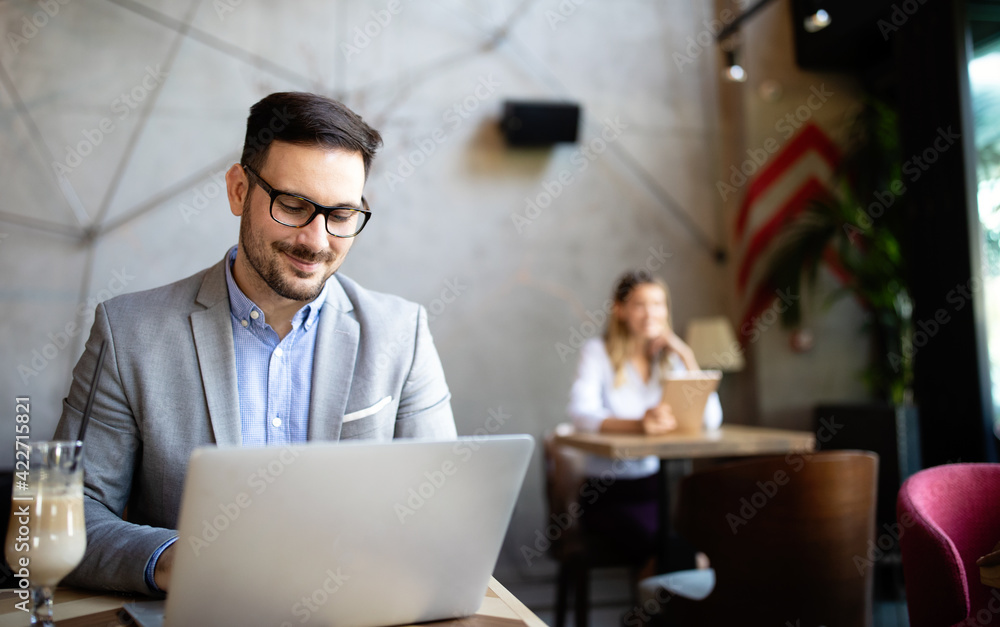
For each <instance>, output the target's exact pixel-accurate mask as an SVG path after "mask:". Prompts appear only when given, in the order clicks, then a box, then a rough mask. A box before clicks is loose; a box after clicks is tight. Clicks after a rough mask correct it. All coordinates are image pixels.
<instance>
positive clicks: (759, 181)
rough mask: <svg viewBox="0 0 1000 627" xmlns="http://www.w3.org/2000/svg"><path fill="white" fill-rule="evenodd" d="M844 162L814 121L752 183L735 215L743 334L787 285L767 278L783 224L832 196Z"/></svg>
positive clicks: (744, 335)
mask: <svg viewBox="0 0 1000 627" xmlns="http://www.w3.org/2000/svg"><path fill="white" fill-rule="evenodd" d="M839 160H840V150H839V149H838V148H837V146H836V145H834V143H833V142H832V141H831V140H830V138H829V137H827V135H826V134H825V133H824V132H823V131H822V130H820V128H819V127H818V126H816V125H815V124H813V123H811V122H810V123H808V124H806V125H805V126H803V127H802V130H801V131H799V133H798V134H797V135H795V136H794V137H793V138H792V139H791V140H790V141H789V142H788V143H787V144H786V145H785V146H784V147H783V148H782V149H781V150H780V151H779V152H778V153H777V154H776V155H775V157H774V158H773V159H772V160H771V161H770V163H767V164H766V165H765V166H764V167H763V168H762V169H761V170H760V172H758V173H757V176H756V177H755V178H754V179H753V180H751V181H750V183H749V186H748V188H747V194H746V197H745V198H744V199H743V203H742V204H741V205H740V209H739V213H738V214H737V216H736V223H735V232H734V241H735V245H734V247H733V250H735V251H736V260H737V264H738V265H737V274H736V287H737V294H738V295H739V297H740V311H741V312H742V320H741V321H740V326H739V328H740V329H741V331H742V330H743V329H747V328H750V327H747V326H746V325H747V324H750V326H751V327H752V326H753V325H752V321H753V319H754V318H755V317H756V316H758V315H759V314H760V313H761V312H763V311H764V310H765V309H767V307H769V306H770V305H771V303H772V301H773V300H774V299H775V298H776V296H777V295H776V293H775V288H776V287H783V286H771V285H767V284H766V282H764V281H763V280H762V275H763V274H764V272H765V270H766V269H767V263H768V257H769V253H770V251H771V249H772V248H773V246H774V243H775V241H776V237H777V236H778V234H779V233H780V232H781V230H782V226H783V225H784V224H785V222H786V221H787V220H790V219H791V218H793V217H795V216H796V215H797V214H799V213H801V212H802V211H803V210H804V209H805V208H806V207H808V206H809V203H810V202H811V201H812V200H815V199H817V198H820V197H822V196H829V195H831V194H832V191H831V189H830V185H831V181H832V179H833V174H834V170H835V169H836V167H837V163H838V161H839ZM827 260H828V261H830V260H831V258H830V257H827ZM740 337H741V338H742V339H743V340H744V341H745V340H746V338H747V334H746V333H743V332H741V333H740Z"/></svg>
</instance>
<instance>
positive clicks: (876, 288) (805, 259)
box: [765, 100, 913, 405]
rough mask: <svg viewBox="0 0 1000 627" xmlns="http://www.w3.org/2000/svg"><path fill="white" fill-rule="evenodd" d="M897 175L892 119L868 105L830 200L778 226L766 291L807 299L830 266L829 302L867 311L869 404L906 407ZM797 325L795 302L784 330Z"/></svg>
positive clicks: (907, 325) (904, 285)
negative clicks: (837, 283)
mask: <svg viewBox="0 0 1000 627" xmlns="http://www.w3.org/2000/svg"><path fill="white" fill-rule="evenodd" d="M902 174H903V173H902V159H901V158H900V147H899V133H898V130H897V120H896V115H895V113H894V112H893V111H892V109H891V108H890V107H888V106H887V105H885V104H883V103H881V102H879V101H876V100H869V101H867V102H866V103H865V104H864V106H863V107H862V108H861V110H860V112H859V113H858V114H857V116H856V117H855V119H854V120H853V121H852V123H851V124H850V127H849V134H848V142H847V148H846V151H845V153H844V155H843V158H842V160H841V162H840V164H839V167H838V168H837V171H836V173H835V176H834V193H833V194H831V195H827V196H823V197H819V198H816V199H814V200H813V201H812V202H811V203H810V204H809V206H808V207H806V208H805V209H804V210H803V211H802V212H801V213H799V214H797V215H795V216H793V217H792V218H791V219H790V220H788V221H787V222H786V223H785V224H784V225H783V228H782V232H781V234H780V235H779V237H778V239H777V241H776V245H775V248H774V250H773V252H772V253H771V255H770V256H769V259H768V262H767V264H766V270H765V281H767V282H768V283H770V284H771V285H774V286H791V287H792V288H793V290H795V289H797V288H798V289H801V288H802V287H804V288H805V292H807V293H808V292H809V291H810V290H812V289H814V288H815V285H816V277H817V274H818V271H819V266H820V264H821V263H823V262H830V263H831V265H832V267H833V270H834V271H835V272H836V273H837V274H838V275H839V276H840V278H841V280H842V282H843V283H842V285H841V287H840V288H839V289H837V290H835V291H834V292H833V293H832V294H830V295H829V296H828V298H827V303H828V304H829V303H830V302H833V301H834V300H836V299H837V298H841V297H843V296H846V295H853V296H854V297H855V298H856V299H857V300H858V302H859V303H861V305H862V306H863V307H864V308H865V309H867V310H868V312H869V314H870V315H869V316H868V321H867V322H866V330H867V332H868V334H869V337H870V338H871V358H870V360H869V365H868V367H867V368H866V369H865V371H864V372H863V373H862V377H863V379H864V381H865V383H866V385H867V387H868V389H869V391H870V392H871V395H872V397H873V398H875V399H879V400H882V401H886V402H889V403H892V404H895V405H900V404H904V403H908V402H910V400H911V396H910V386H911V385H912V381H913V360H912V355H913V350H912V345H911V344H910V343H909V342H910V335H911V322H912V320H911V315H912V310H913V307H912V304H911V301H910V295H909V289H908V280H907V268H906V255H905V242H906V236H905V228H906V218H905V211H904V205H905V202H906V186H905V183H904V181H903V178H902ZM801 323H802V310H801V307H800V305H799V302H798V301H796V302H792V303H790V304H789V306H788V308H786V309H785V311H784V312H783V313H782V324H783V325H784V326H786V327H788V328H798V327H799V326H800V325H801Z"/></svg>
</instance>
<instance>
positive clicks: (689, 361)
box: [647, 329, 701, 371]
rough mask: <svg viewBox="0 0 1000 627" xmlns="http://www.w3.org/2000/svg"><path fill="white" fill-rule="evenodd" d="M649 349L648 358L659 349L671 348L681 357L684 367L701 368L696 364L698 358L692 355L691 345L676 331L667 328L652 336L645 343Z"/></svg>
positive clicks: (651, 357)
mask: <svg viewBox="0 0 1000 627" xmlns="http://www.w3.org/2000/svg"><path fill="white" fill-rule="evenodd" d="M647 348H648V350H649V358H650V359H653V358H654V357H655V356H656V354H657V353H659V352H660V351H661V350H664V349H667V350H671V351H673V352H675V353H677V355H678V356H679V357H680V358H681V361H683V362H684V367H685V368H687V369H688V370H692V371H694V370H701V368H700V367H699V366H698V360H697V359H695V357H694V351H692V350H691V347H690V346H688V345H687V344H685V343H684V340H682V339H681V338H680V337H678V335H677V334H676V333H674V332H673V331H672V330H670V329H667V330H665V331H664V332H663V333H662V334H661V335H659V336H657V337H654V338H653V339H651V340H650V341H649V344H648V345H647Z"/></svg>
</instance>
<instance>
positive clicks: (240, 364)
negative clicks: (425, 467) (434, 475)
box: [55, 93, 456, 594]
mask: <svg viewBox="0 0 1000 627" xmlns="http://www.w3.org/2000/svg"><path fill="white" fill-rule="evenodd" d="M380 144H381V138H380V137H379V135H378V133H377V131H375V130H374V129H372V128H371V127H369V126H368V125H367V124H365V123H364V121H362V120H361V118H360V117H358V116H357V115H356V114H355V113H353V112H352V111H350V110H349V109H347V108H346V107H344V106H343V105H342V104H340V103H339V102H336V101H333V100H330V99H327V98H324V97H321V96H315V95H312V94H300V93H279V94H271V95H270V96H268V97H267V98H264V99H263V100H261V101H260V102H258V103H257V104H255V105H254V106H253V107H252V108H251V110H250V116H249V118H248V120H247V134H246V139H245V142H244V150H243V156H242V158H241V163H239V164H236V165H233V166H232V168H230V170H229V171H228V172H227V174H226V184H227V194H228V200H229V205H230V210H231V211H232V213H233V214H234V215H237V216H240V237H239V245H238V246H236V247H234V248H233V249H231V250H230V251H229V252H228V253H227V254H226V256H225V257H224V258H223V260H222V261H220V262H219V263H217V264H216V265H214V266H212V267H211V268H208V269H206V270H203V271H201V272H199V273H197V274H195V275H194V276H191V277H188V278H186V279H183V280H181V281H178V282H176V283H173V284H170V285H167V286H164V287H161V288H157V289H153V290H149V291H146V292H139V293H135V294H128V295H124V296H119V297H117V298H114V299H111V300H109V301H106V302H104V303H102V304H100V305H98V307H97V312H96V318H95V321H94V326H93V328H92V329H91V334H90V338H89V339H88V341H87V346H86V349H85V351H84V354H83V356H82V357H81V358H80V361H79V363H78V364H77V366H76V368H75V370H74V371H73V382H72V385H71V388H70V391H69V395H68V397H67V398H66V399H65V401H64V404H63V414H62V418H61V420H60V422H59V425H58V427H57V428H56V434H55V437H56V438H57V439H72V438H75V436H76V433H77V430H78V428H79V424H80V419H81V415H82V409H83V407H84V405H85V404H86V398H87V392H88V389H89V385H90V380H91V377H92V373H93V370H94V368H95V365H96V361H97V354H98V351H99V348H100V345H101V343H102V342H103V341H107V344H108V348H107V355H106V358H105V362H104V366H103V374H102V377H101V384H100V389H99V390H98V393H97V397H96V400H95V403H94V408H93V412H92V416H91V422H90V425H89V426H88V430H87V439H86V446H85V451H86V452H85V465H84V472H85V475H84V477H85V479H84V480H85V497H84V498H85V516H86V523H87V552H86V555H85V557H84V559H83V562H82V563H81V564H80V566H79V567H78V568H77V569H76V570H74V571H73V573H71V574H70V576H69V577H68V578H67V580H66V581H67V583H71V584H73V585H79V586H84V587H91V588H103V589H112V590H122V591H132V592H140V593H144V594H156V593H159V592H163V591H166V590H167V588H168V586H169V577H170V565H171V563H172V560H173V548H172V543H173V541H175V540H176V535H177V534H176V531H174V529H175V527H176V524H177V516H178V510H179V507H180V498H181V490H182V487H183V481H184V475H185V472H186V469H187V462H188V456H189V455H190V453H191V451H192V450H193V449H194V448H195V447H197V446H201V445H205V444H216V445H218V446H264V445H267V446H274V445H283V444H290V443H296V442H302V441H305V440H341V439H379V440H388V439H391V438H399V437H428V438H438V439H440V438H454V437H455V433H456V432H455V423H454V418H453V417H452V412H451V403H450V398H451V396H450V394H449V392H448V387H447V384H446V383H445V379H444V373H443V371H442V368H441V362H440V360H439V358H438V355H437V351H436V350H435V348H434V344H433V341H432V339H431V336H430V331H429V330H428V328H427V314H426V311H424V309H423V307H421V306H419V305H416V304H414V303H410V302H407V301H405V300H403V299H401V298H398V297H395V296H389V295H385V294H379V293H376V292H370V291H368V290H366V289H364V288H362V287H360V286H359V285H357V284H356V283H354V282H353V281H351V280H350V279H348V278H346V277H344V276H341V275H339V274H335V272H336V270H337V268H339V267H340V265H341V263H342V262H343V260H344V257H345V255H346V254H347V252H348V250H349V249H350V247H351V244H352V242H353V241H354V239H353V238H354V236H356V235H357V234H358V233H359V232H360V231H361V229H362V228H364V226H365V224H366V223H367V221H368V218H369V217H370V212H369V211H368V204H367V202H366V201H365V200H364V198H363V196H362V192H363V189H364V184H365V181H366V180H367V176H368V172H369V169H370V165H371V160H372V157H373V156H374V154H375V151H376V150H377V148H378V147H379V145H380Z"/></svg>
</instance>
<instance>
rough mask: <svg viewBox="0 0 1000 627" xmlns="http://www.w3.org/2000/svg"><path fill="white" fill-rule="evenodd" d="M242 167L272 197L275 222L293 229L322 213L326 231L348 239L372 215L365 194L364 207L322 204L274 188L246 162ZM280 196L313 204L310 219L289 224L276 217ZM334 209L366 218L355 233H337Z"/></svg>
mask: <svg viewBox="0 0 1000 627" xmlns="http://www.w3.org/2000/svg"><path fill="white" fill-rule="evenodd" d="M240 167H242V168H243V170H244V171H245V172H249V173H250V174H251V175H252V176H253V177H254V179H255V180H256V181H257V184H258V185H260V188H261V189H263V190H264V191H265V192H266V193H267V195H268V197H270V199H271V204H270V205H269V206H268V210H267V212H268V213H269V214H270V215H271V219H272V220H274V221H275V222H277V223H278V224H280V225H282V226H287V227H291V228H293V229H301V228H303V227H306V226H309V224H310V223H311V222H312V221H313V220H314V219H316V216H318V215H321V214H322V216H323V221H324V223H325V226H326V232H327V233H328V234H329V235H331V236H333V237H339V238H341V239H348V238H351V237H357V235H358V233H360V232H361V231H362V230H364V228H365V225H366V224H368V220H370V219H371V217H372V212H371V211H370V210H369V209H368V200H366V199H365V197H364V196H362V197H361V206H362V207H364V209H358V208H357V207H327V206H326V205H321V204H319V203H318V202H314V201H312V200H309V199H308V198H306V197H305V196H300V195H298V194H293V193H291V192H283V191H281V190H280V189H274V188H273V187H271V185H270V184H269V183H268V182H267V181H265V180H264V179H263V178H261V176H260V174H257V172H255V171H254V169H253V168H251V167H250V166H248V165H246V164H245V163H241V164H240ZM278 196H292V197H293V198H298V199H299V200H304V201H305V202H307V203H309V204H310V205H312V206H313V213H312V215H311V216H309V219H308V220H306V221H305V223H304V224H288V223H285V222H282V221H281V220H279V219H278V218H276V217H274V199H275V198H277V197H278ZM333 211H357V212H358V213H360V214H362V215H363V216H364V218H365V219H364V220H363V221H362V222H361V226H359V227H358V230H357V231H355V232H354V234H353V235H337V234H336V233H330V213H331V212H333Z"/></svg>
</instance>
